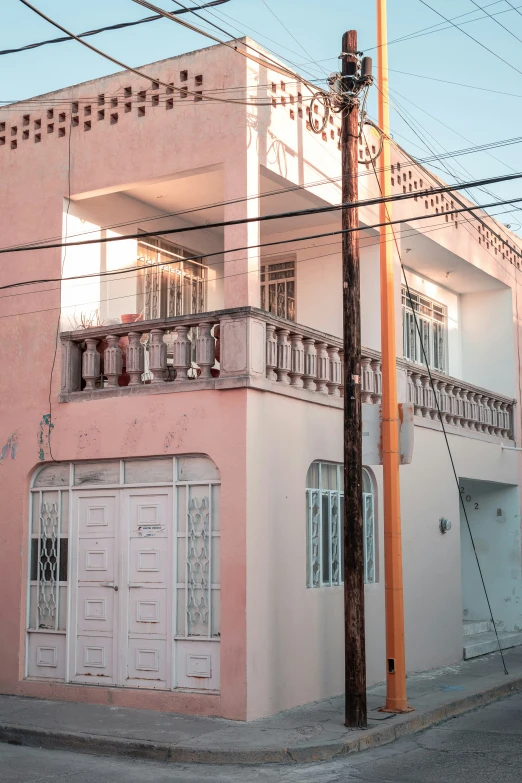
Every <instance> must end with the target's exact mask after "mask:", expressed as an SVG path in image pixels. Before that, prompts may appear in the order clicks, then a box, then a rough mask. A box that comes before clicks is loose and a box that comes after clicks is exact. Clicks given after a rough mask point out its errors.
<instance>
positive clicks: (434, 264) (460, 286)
mask: <svg viewBox="0 0 522 783" xmlns="http://www.w3.org/2000/svg"><path fill="white" fill-rule="evenodd" d="M459 231H462V232H464V231H465V229H464V228H463V227H462V226H461V227H460V228H459ZM452 233H456V232H452ZM407 234H408V236H403V237H402V238H401V252H402V260H403V263H404V265H405V266H407V267H408V268H409V269H412V270H413V271H415V272H417V274H419V275H421V276H423V277H426V278H428V279H429V280H432V281H433V282H435V283H439V285H442V286H444V287H445V288H449V289H450V290H451V291H454V292H455V293H457V294H475V293H480V292H482V291H493V290H499V289H503V288H506V287H507V286H506V285H505V284H504V283H503V282H502V281H501V280H498V279H497V278H496V277H493V276H492V275H490V274H488V273H487V272H486V271H484V270H483V269H480V268H479V267H478V266H475V264H471V263H469V262H468V261H465V260H464V258H462V257H461V256H457V255H456V254H455V253H452V252H451V250H448V248H446V247H444V245H443V244H442V241H443V239H444V236H443V232H440V236H439V237H438V240H439V241H434V240H433V239H430V237H429V236H424V235H423V234H421V233H420V232H419V231H417V230H415V229H414V228H412V226H411V225H410V226H408V228H407ZM434 235H436V232H435V234H434ZM467 237H468V235H467V234H466V237H464V238H465V239H466V240H467ZM459 238H460V241H462V238H461V237H460V234H459ZM467 244H468V243H467V241H466V242H465V243H464V245H467ZM475 244H476V246H475ZM461 247H463V246H462V245H461ZM463 249H464V248H463ZM470 252H471V253H472V254H473V253H475V258H474V261H475V263H477V264H478V263H480V262H481V261H482V255H483V251H482V249H481V248H480V246H479V245H478V243H475V242H474V241H473V244H472V245H471V247H470V248H469V249H467V253H470ZM468 257H469V256H468ZM472 257H473V255H472ZM488 258H489V256H488ZM496 263H498V264H500V262H496V259H494V258H492V259H491V265H492V271H493V267H494V265H495V264H496Z"/></svg>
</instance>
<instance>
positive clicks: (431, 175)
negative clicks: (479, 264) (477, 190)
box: [391, 106, 522, 258]
mask: <svg viewBox="0 0 522 783" xmlns="http://www.w3.org/2000/svg"><path fill="white" fill-rule="evenodd" d="M394 108H395V111H397V112H398V114H399V116H400V117H401V118H402V119H403V121H404V122H406V124H409V123H408V121H407V120H406V119H405V118H404V117H403V116H402V114H401V112H400V110H398V109H397V107H396V106H394ZM409 127H410V128H411V130H413V132H414V133H415V134H416V135H418V136H419V138H420V139H421V140H422V142H423V144H424V146H426V148H427V149H428V150H430V147H429V146H428V145H426V142H425V140H424V139H422V137H420V135H419V134H417V131H416V130H415V129H414V128H413V127H412V126H411V125H409ZM425 132H426V131H425ZM391 142H392V143H393V144H394V145H395V146H396V147H397V149H399V150H400V151H401V152H402V153H403V154H404V155H405V157H407V158H408V159H409V160H411V161H412V163H413V164H415V163H416V161H415V158H414V157H413V156H412V155H410V153H409V152H407V151H406V150H405V149H404V148H402V147H401V146H400V145H399V144H397V142H395V141H394V140H393V139H391ZM417 165H419V167H420V168H421V169H422V170H423V171H424V172H425V173H426V175H427V176H428V177H429V178H431V179H432V180H433V178H434V175H433V174H432V173H431V172H430V171H429V170H428V169H426V168H424V166H422V164H417ZM483 184H486V183H483ZM453 197H454V200H455V201H456V202H457V203H459V204H463V202H462V200H461V199H459V197H458V196H456V195H455V194H454V196H453ZM515 201H516V200H515V199H513V200H512V201H510V202H507V203H510V204H513V203H515ZM475 219H476V220H477V221H478V222H479V223H480V224H481V225H482V226H483V227H484V228H485V229H486V230H487V231H490V232H491V233H492V234H493V236H495V237H496V238H497V239H498V240H499V241H500V242H501V243H502V244H503V245H506V244H507V245H508V247H509V249H510V252H513V253H514V254H515V255H516V256H518V257H519V258H522V254H521V253H520V252H519V251H518V250H517V249H515V248H514V247H513V244H514V240H513V239H511V238H510V237H508V238H507V239H506V238H504V237H502V236H501V235H500V234H499V233H498V232H496V231H495V230H494V229H493V228H492V227H491V226H489V225H488V224H487V223H486V222H485V221H484V220H483V219H482V218H481V217H480V216H479V215H475ZM506 236H507V235H506Z"/></svg>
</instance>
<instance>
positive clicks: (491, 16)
mask: <svg viewBox="0 0 522 783" xmlns="http://www.w3.org/2000/svg"><path fill="white" fill-rule="evenodd" d="M470 3H473V5H475V6H476V7H477V8H479V9H480V10H481V11H484V13H485V14H486V16H487V17H489V18H490V19H491V20H492V21H493V22H495V24H498V26H499V27H501V28H502V29H503V30H505V31H506V33H509V34H510V35H511V36H512V37H513V38H516V39H517V41H518V42H519V43H522V38H519V37H518V35H516V34H515V33H514V32H513V30H510V29H509V27H506V25H505V24H502V22H499V21H498V19H496V18H495V15H494V14H490V13H489V11H486V10H485V9H484V8H483V7H482V6H480V5H479V4H478V3H476V2H475V0H470ZM508 5H509V4H508ZM514 10H515V11H516V10H517V9H516V8H515V9H514Z"/></svg>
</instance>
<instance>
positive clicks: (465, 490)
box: [0, 40, 522, 719]
mask: <svg viewBox="0 0 522 783" xmlns="http://www.w3.org/2000/svg"><path fill="white" fill-rule="evenodd" d="M249 45H252V46H253V45H254V44H253V43H252V42H250V41H248V40H243V41H238V42H237V46H239V47H243V48H245V47H248V46H249ZM255 46H256V49H257V50H258V51H260V50H261V47H259V46H257V45H255ZM142 71H143V72H144V73H145V74H147V76H148V77H149V79H144V78H140V77H139V76H137V75H136V74H132V73H127V72H121V73H116V74H114V75H112V76H109V77H106V78H103V79H97V80H95V81H91V82H87V83H85V84H81V85H77V86H73V87H68V88H66V89H63V90H60V91H58V92H54V93H50V94H47V95H44V96H39V97H38V99H37V100H36V99H35V100H34V101H27V102H26V103H20V104H12V105H10V106H7V107H3V108H2V109H1V110H0V147H1V149H0V166H1V171H2V176H1V177H0V193H1V197H0V203H1V204H2V209H1V210H0V226H1V230H0V236H1V237H2V239H1V247H2V248H9V247H12V248H15V247H19V246H23V247H24V248H26V249H25V250H24V251H23V252H10V253H6V254H3V255H2V264H1V266H0V280H1V284H2V285H4V286H6V285H10V284H13V283H18V282H20V281H40V282H33V283H32V284H31V285H29V286H25V287H22V288H11V289H7V290H3V291H2V292H1V293H0V296H1V315H0V333H1V346H2V357H3V372H2V409H1V414H0V482H1V486H2V490H1V492H2V519H1V523H0V533H1V540H2V546H1V547H0V592H1V595H2V597H3V598H2V602H3V611H2V621H1V622H2V629H1V633H0V651H1V661H2V665H1V666H0V690H1V691H2V692H4V693H16V694H23V695H29V696H35V697H46V698H54V699H66V700H76V701H86V702H91V703H103V704H114V705H123V706H136V707H142V708H148V709H155V710H166V711H169V712H186V713H196V714H205V715H221V716H225V717H228V718H237V719H252V718H255V717H258V716H262V715H267V714H271V713H275V712H277V711H279V710H282V709H286V708H289V707H292V706H295V705H299V704H304V703H306V702H310V701H314V700H317V699H321V698H325V697H329V696H332V695H334V694H337V693H340V692H342V690H343V662H344V652H343V587H342V548H343V540H342V524H341V522H342V514H343V485H342V470H341V462H342V455H343V445H342V444H343V438H342V421H343V417H342V406H343V399H342V397H343V389H342V384H341V379H342V373H341V362H342V339H341V335H342V274H341V272H342V269H341V255H340V251H341V247H340V236H339V230H340V227H341V226H340V213H339V211H332V212H328V213H316V214H313V215H307V216H306V217H303V216H297V217H293V218H274V219H271V220H264V221H255V220H254V221H252V222H246V223H245V222H243V223H237V224H233V225H231V224H230V223H231V222H233V221H234V220H238V219H239V220H241V219H242V218H257V217H260V216H267V215H277V214H278V213H281V212H289V211H298V210H302V209H306V208H308V207H314V206H316V207H320V206H326V205H329V204H339V202H340V200H341V187H340V151H339V132H340V124H339V117H338V116H337V115H332V116H331V117H329V118H328V120H327V122H326V124H325V127H324V129H321V126H322V124H323V117H322V115H321V111H320V110H319V107H318V105H317V104H316V106H317V108H318V112H317V117H316V118H315V119H314V124H315V122H316V121H317V123H318V125H319V129H320V132H319V133H316V132H314V131H315V130H316V128H314V127H312V126H311V124H310V120H309V118H308V114H307V107H308V105H309V102H310V91H309V89H308V87H307V86H306V84H304V83H301V82H299V81H298V80H296V81H288V80H285V79H283V80H282V78H281V75H280V74H279V73H278V72H277V71H276V70H274V69H271V68H270V65H269V63H267V65H264V64H259V63H256V62H253V61H252V60H249V59H247V58H245V57H242V56H239V55H238V53H237V52H236V51H234V49H232V48H226V47H222V46H213V47H210V48H208V49H203V50H200V51H196V52H192V53H190V54H186V55H183V56H180V57H175V58H171V59H167V60H164V61H161V62H158V63H154V64H152V65H148V66H144V67H143V69H142ZM154 80H157V81H154ZM165 84H166V85H169V86H168V87H165V86H164V85H165ZM314 117H315V115H314ZM374 145H375V146H374ZM376 146H377V141H376V139H375V137H374V136H369V138H368V144H367V145H365V144H362V146H361V150H360V158H361V160H360V172H359V173H360V177H359V182H360V197H361V198H366V197H372V196H376V195H378V188H377V186H376V182H375V176H374V172H373V167H372V165H371V164H370V162H369V158H371V157H372V155H374V154H375V147H376ZM372 149H373V151H372ZM393 160H394V163H393V172H392V179H393V189H394V192H395V193H403V192H405V193H410V192H411V193H415V192H417V191H418V192H421V191H425V190H426V188H428V187H431V186H433V187H436V186H437V185H438V183H439V180H436V179H435V178H434V177H433V176H432V175H431V174H430V172H429V171H428V170H427V169H425V168H423V167H421V166H419V165H418V164H416V163H415V161H413V160H412V159H411V158H409V157H408V156H407V155H406V154H405V153H403V152H402V151H401V150H399V149H398V148H397V149H395V150H394V158H393ZM459 198H460V196H459ZM452 199H454V195H453V194H448V195H444V196H443V195H434V196H433V198H431V199H430V198H428V199H426V198H425V197H423V198H419V197H414V198H412V199H408V200H406V201H404V202H401V203H400V204H396V205H395V204H394V205H393V214H394V217H395V218H397V217H398V218H404V222H403V223H402V224H401V225H400V226H398V228H397V236H398V243H399V247H400V252H401V257H402V259H403V262H404V265H405V267H406V275H407V279H408V283H409V286H410V288H411V290H412V299H411V300H410V299H409V297H407V296H406V295H405V293H404V286H403V280H402V278H401V268H400V263H399V258H398V256H397V258H396V314H397V335H398V340H397V364H398V378H399V381H398V384H399V386H398V391H399V399H400V400H401V401H403V402H406V401H410V402H413V403H414V406H415V442H414V450H413V459H412V461H411V464H409V465H404V466H403V467H401V499H402V520H403V521H402V524H403V555H404V590H405V592H404V595H405V617H406V651H407V667H408V671H418V670H424V669H429V668H432V667H436V666H442V665H445V664H451V663H454V662H456V661H459V660H461V659H462V657H463V654H465V655H466V656H467V657H469V656H471V655H475V654H477V653H479V652H486V651H488V650H491V649H494V646H493V642H492V641H491V636H492V634H491V626H490V624H489V621H490V618H489V615H488V610H487V604H486V600H485V596H484V593H483V591H482V587H481V585H480V580H479V574H478V570H477V565H476V561H475V560H474V555H473V549H472V546H471V543H470V537H469V532H468V530H467V527H466V524H465V520H462V519H461V511H460V506H459V503H460V498H459V494H462V496H463V498H464V502H465V504H466V508H467V509H468V516H469V520H470V525H471V528H472V532H473V535H474V540H475V545H476V549H477V552H478V556H479V558H480V563H481V566H482V570H483V573H484V578H485V581H486V585H487V588H488V591H489V595H490V600H491V604H492V608H493V613H494V616H495V619H496V621H497V623H498V627H499V629H500V631H501V638H502V639H503V644H505V645H506V646H507V645H514V644H517V643H522V633H521V630H522V604H521V599H522V585H521V547H520V500H519V483H520V460H519V456H518V454H517V452H516V451H514V450H512V449H513V448H514V447H516V445H517V443H518V442H519V441H518V439H519V438H520V417H519V414H518V410H519V407H518V406H519V404H520V362H519V359H520V319H519V307H518V300H519V295H520V291H521V285H520V275H521V272H520V258H521V251H522V246H521V242H520V240H519V239H518V237H516V236H515V235H514V234H512V233H510V232H509V231H508V230H507V229H506V228H505V227H503V226H502V225H500V224H498V223H496V222H495V221H494V220H493V219H491V218H490V217H488V216H487V215H486V214H483V213H464V214H462V215H455V214H453V213H451V208H452V205H453V204H452ZM461 201H463V202H464V203H465V204H468V205H469V202H467V201H466V200H465V199H461ZM448 212H450V213H451V214H446V213H448ZM423 215H425V216H426V217H425V219H422V220H417V221H416V222H411V223H409V222H408V219H409V218H411V217H412V216H416V217H418V216H423ZM439 215H440V217H439ZM360 221H361V234H360V237H361V286H362V293H361V298H362V301H361V311H362V338H363V345H364V350H363V356H364V359H363V368H362V382H363V392H364V402H365V404H372V405H378V404H379V401H380V390H381V375H380V353H379V351H380V306H379V241H380V239H379V232H378V229H375V228H371V226H372V225H373V224H375V223H377V222H378V215H377V211H376V208H375V207H365V208H363V209H361V210H360ZM223 223H225V224H226V225H223ZM31 245H37V246H42V245H44V246H47V245H48V246H50V247H43V248H42V247H40V249H31V247H30V246H31ZM413 310H415V312H416V314H417V318H418V321H419V325H420V328H421V333H422V340H423V343H424V348H425V351H426V354H427V356H428V358H429V363H430V366H431V369H432V373H433V376H434V379H435V387H436V394H437V396H438V400H439V404H440V408H441V410H442V415H443V417H444V421H445V426H446V430H447V433H448V440H449V444H450V448H451V451H452V455H453V459H454V462H455V466H456V469H457V472H458V476H459V482H460V486H459V487H458V486H457V485H456V483H455V480H454V476H453V473H452V467H451V462H450V459H449V455H448V450H447V447H446V442H445V439H444V437H443V433H442V430H441V425H440V422H439V420H438V415H437V410H436V404H435V398H434V391H433V389H432V388H431V386H430V382H429V378H428V373H427V370H426V367H425V366H424V364H423V357H422V352H421V345H420V338H419V337H418V334H417V331H416V329H415V324H414V319H413ZM363 489H364V510H365V520H364V521H365V568H366V582H367V585H366V626H367V642H366V644H367V662H368V678H369V683H375V682H378V681H381V680H383V679H384V673H385V648H384V568H383V524H382V476H381V468H380V467H379V466H378V465H367V466H366V467H365V471H364V488H363ZM441 519H445V520H448V521H449V522H451V529H449V530H447V532H444V533H443V532H441ZM446 527H447V526H446ZM443 529H444V526H443ZM463 650H464V653H463Z"/></svg>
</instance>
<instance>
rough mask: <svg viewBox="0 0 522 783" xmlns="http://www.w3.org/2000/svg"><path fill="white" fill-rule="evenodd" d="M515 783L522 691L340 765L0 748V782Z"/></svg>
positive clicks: (521, 767) (521, 749)
mask: <svg viewBox="0 0 522 783" xmlns="http://www.w3.org/2000/svg"><path fill="white" fill-rule="evenodd" d="M68 779H70V780H71V781H74V783H149V782H150V783H166V781H174V782H175V783H200V782H201V783H205V781H211V780H212V781H213V782H214V783H225V782H226V783H276V781H284V783H341V781H342V783H349V782H350V781H362V782H363V783H491V781H495V783H520V781H521V780H522V694H516V695H514V696H510V697H508V698H507V699H503V700H502V701H498V702H495V703H494V704H490V705H489V706H488V707H483V708H481V709H479V710H476V711H475V712H471V713H468V714H467V715H464V716H462V717H460V718H453V719H451V720H449V721H447V722H446V723H443V724H440V725H439V726H436V727H434V728H432V729H428V730H427V731H424V732H422V733H420V734H417V735H416V736H414V737H410V738H408V739H405V740H401V741H399V742H396V743H393V744H392V745H388V746H386V747H383V748H379V749H377V750H372V751H368V752H366V753H361V754H356V755H354V756H351V757H350V756H349V757H346V758H344V759H341V760H339V761H334V762H328V763H324V764H313V765H295V766H294V765H292V766H286V765H285V766H275V765H265V766H262V767H242V766H241V767H240V766H233V767H232V766H228V767H222V766H206V765H192V764H191V765H187V764H159V763H156V762H147V761H131V760H128V759H116V758H112V757H111V758H109V757H101V756H89V755H84V754H79V753H68V752H66V751H52V750H39V749H34V748H24V747H20V746H13V745H3V744H0V781H1V782H2V783H64V781H67V780H68Z"/></svg>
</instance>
